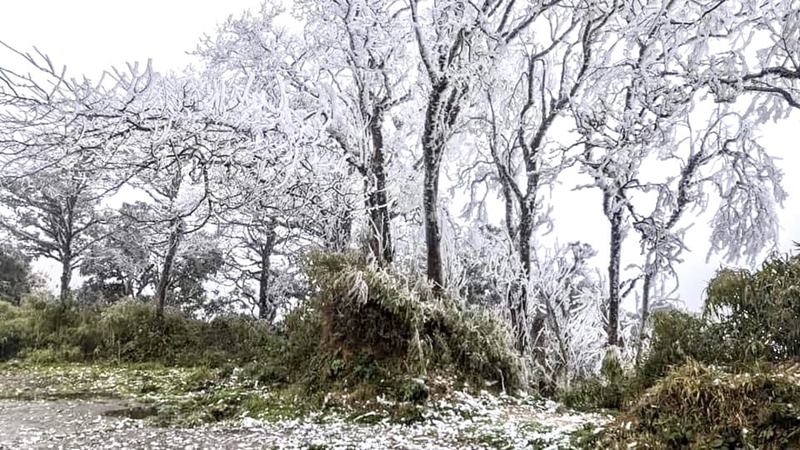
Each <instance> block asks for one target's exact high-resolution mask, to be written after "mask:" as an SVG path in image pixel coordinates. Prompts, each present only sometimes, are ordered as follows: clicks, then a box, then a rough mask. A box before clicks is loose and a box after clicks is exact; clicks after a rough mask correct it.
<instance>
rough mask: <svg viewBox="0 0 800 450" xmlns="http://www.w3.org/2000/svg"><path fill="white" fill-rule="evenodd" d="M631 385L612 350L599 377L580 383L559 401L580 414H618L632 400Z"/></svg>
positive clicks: (604, 360)
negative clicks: (604, 411) (602, 411)
mask: <svg viewBox="0 0 800 450" xmlns="http://www.w3.org/2000/svg"><path fill="white" fill-rule="evenodd" d="M630 383H631V376H630V373H626V371H625V370H624V368H623V366H622V362H621V361H620V356H619V353H618V352H617V349H616V348H614V347H612V348H609V349H608V350H606V353H605V355H604V357H603V362H602V365H601V367H600V376H599V377H594V378H588V379H585V380H579V381H578V382H577V383H576V384H575V385H574V386H572V387H570V388H568V389H563V390H562V391H561V392H560V393H559V395H558V397H559V400H560V401H561V402H562V403H564V405H565V406H567V407H569V408H574V409H577V410H580V411H594V410H598V409H601V410H607V409H610V410H618V409H620V408H622V407H623V406H624V403H625V402H626V400H628V399H629V396H630V394H631V389H630Z"/></svg>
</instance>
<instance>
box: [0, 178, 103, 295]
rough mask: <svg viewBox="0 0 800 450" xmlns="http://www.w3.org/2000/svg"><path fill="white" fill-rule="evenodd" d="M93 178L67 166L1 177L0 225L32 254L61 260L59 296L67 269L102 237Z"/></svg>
mask: <svg viewBox="0 0 800 450" xmlns="http://www.w3.org/2000/svg"><path fill="white" fill-rule="evenodd" d="M94 183H95V181H94V180H92V179H90V178H88V176H87V174H84V173H81V172H77V171H74V170H69V169H62V170H52V169H49V170H47V171H40V172H37V173H36V174H30V175H27V176H25V177H21V178H18V177H16V176H14V175H8V174H4V175H3V176H1V177H0V204H2V208H3V209H2V211H0V227H2V228H3V229H4V230H5V231H7V232H8V234H10V235H11V236H12V237H13V238H14V239H15V240H16V241H18V242H19V243H20V245H21V246H22V248H23V249H24V250H25V251H26V252H27V253H28V254H30V255H31V256H33V257H43V258H48V259H52V260H54V261H57V262H58V263H59V264H60V265H61V276H60V279H59V298H60V299H61V301H66V300H67V299H68V298H69V293H70V284H71V281H72V275H73V273H74V271H75V270H76V269H78V268H80V266H81V264H82V263H83V258H84V257H85V256H86V253H87V251H88V250H89V248H90V247H91V246H92V245H93V244H94V243H95V242H97V241H98V240H100V239H102V238H103V233H102V231H103V230H102V227H101V225H102V223H103V221H104V218H105V214H103V213H102V212H100V211H99V210H98V208H97V206H98V203H99V201H100V199H101V198H102V196H103V194H104V193H105V192H104V191H101V192H98V191H97V189H96V187H97V186H96V185H95V184H94Z"/></svg>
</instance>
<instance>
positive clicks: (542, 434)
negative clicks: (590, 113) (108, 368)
mask: <svg viewBox="0 0 800 450" xmlns="http://www.w3.org/2000/svg"><path fill="white" fill-rule="evenodd" d="M130 406H131V405H130V404H128V403H126V402H124V401H121V400H113V399H106V400H85V399H84V400H24V401H20V400H0V449H4V450H5V449H8V450H12V449H20V450H21V449H46V448H53V449H108V448H128V449H140V448H141V449H264V448H266V449H271V448H297V449H301V448H309V447H313V446H318V447H319V448H337V449H338V448H341V449H350V448H357V449H383V448H398V449H451V448H462V449H472V448H474V449H479V448H570V445H569V433H570V432H571V431H574V430H575V429H577V428H580V427H581V426H582V425H583V424H584V423H587V422H588V421H592V422H598V421H602V418H600V417H597V416H584V415H576V414H564V413H556V412H555V410H548V409H546V408H544V409H540V410H538V411H536V410H533V409H531V408H528V407H514V408H505V409H504V408H499V409H494V410H491V411H488V410H486V409H485V408H482V409H483V410H484V412H486V413H488V415H486V416H477V417H473V418H470V419H465V418H457V417H456V416H455V415H451V416H450V417H449V418H448V417H439V418H431V419H430V420H427V421H425V422H423V423H418V424H415V425H411V426H405V425H399V424H390V423H377V424H369V425H367V424H358V423H353V422H351V421H345V420H335V419H333V420H331V419H327V420H325V421H323V422H318V421H316V420H314V418H308V419H304V420H284V421H274V422H267V421H258V420H255V419H250V418H243V419H240V420H237V421H231V422H225V423H220V424H214V425H204V426H200V427H194V428H162V427H154V426H150V425H147V424H146V422H145V421H144V420H137V419H130V418H122V417H113V416H108V415H107V414H108V413H109V412H110V411H114V410H119V409H121V408H128V407H130ZM533 424H535V425H533Z"/></svg>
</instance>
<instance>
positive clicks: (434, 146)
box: [422, 84, 447, 297]
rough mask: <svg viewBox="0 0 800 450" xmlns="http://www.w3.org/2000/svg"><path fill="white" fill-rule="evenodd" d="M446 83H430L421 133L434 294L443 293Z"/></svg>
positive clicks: (429, 266)
mask: <svg viewBox="0 0 800 450" xmlns="http://www.w3.org/2000/svg"><path fill="white" fill-rule="evenodd" d="M446 89H447V86H446V84H436V85H434V86H433V89H432V91H431V94H430V97H429V99H428V107H427V110H426V111H425V129H424V130H423V133H422V153H423V163H424V165H425V167H424V169H425V178H424V180H423V183H424V184H423V187H422V207H423V209H424V216H423V221H424V227H425V246H426V250H427V263H428V267H427V275H428V281H430V282H431V283H432V284H433V294H434V295H435V296H436V297H440V296H441V295H442V294H443V293H444V285H445V284H444V283H445V282H444V268H443V261H442V248H441V242H442V234H441V230H440V229H439V167H440V163H441V157H442V152H443V151H444V132H443V130H442V124H441V123H440V121H441V119H442V111H441V110H442V95H443V94H444V92H445V90H446Z"/></svg>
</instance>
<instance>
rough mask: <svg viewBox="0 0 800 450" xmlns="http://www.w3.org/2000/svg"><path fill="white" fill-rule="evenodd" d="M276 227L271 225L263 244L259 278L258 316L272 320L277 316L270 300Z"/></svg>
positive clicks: (268, 320)
mask: <svg viewBox="0 0 800 450" xmlns="http://www.w3.org/2000/svg"><path fill="white" fill-rule="evenodd" d="M275 237H276V234H275V228H274V226H271V227H270V228H269V230H268V231H267V238H266V241H265V242H264V243H263V245H262V246H261V255H260V258H261V273H260V274H259V278H258V318H259V319H261V320H265V321H267V322H272V320H273V319H274V318H275V308H274V305H272V304H271V303H270V301H269V287H270V270H271V264H270V258H271V257H272V249H273V247H274V245H275Z"/></svg>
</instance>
